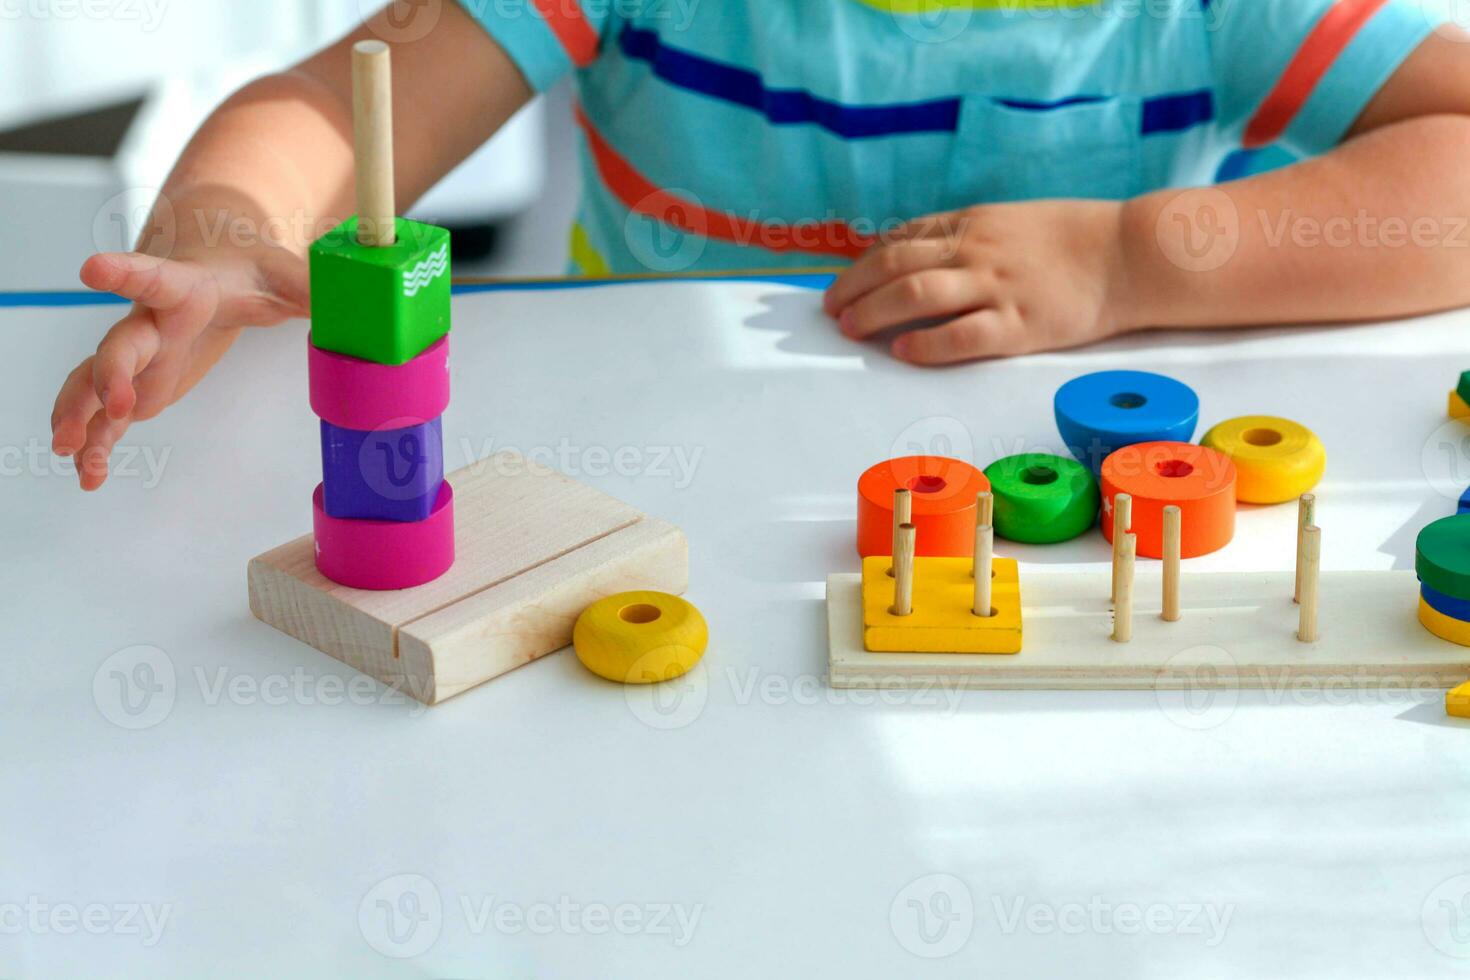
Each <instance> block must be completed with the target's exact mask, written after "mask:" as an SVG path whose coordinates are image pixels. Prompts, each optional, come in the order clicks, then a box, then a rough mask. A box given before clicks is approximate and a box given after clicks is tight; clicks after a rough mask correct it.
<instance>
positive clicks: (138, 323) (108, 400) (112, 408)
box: [92, 311, 159, 419]
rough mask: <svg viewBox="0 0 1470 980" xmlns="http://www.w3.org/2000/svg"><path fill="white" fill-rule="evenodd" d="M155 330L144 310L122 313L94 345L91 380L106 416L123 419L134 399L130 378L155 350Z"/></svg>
mask: <svg viewBox="0 0 1470 980" xmlns="http://www.w3.org/2000/svg"><path fill="white" fill-rule="evenodd" d="M158 344H159V338H158V330H157V328H155V327H154V325H153V318H152V316H150V315H149V314H148V313H146V312H141V311H139V312H134V313H130V314H129V315H127V316H125V317H123V318H122V320H120V321H119V322H118V324H117V325H116V326H115V327H113V328H112V329H111V330H109V331H107V336H106V337H103V338H102V343H100V344H98V345H97V356H96V358H95V359H94V360H93V362H92V381H93V384H94V385H95V386H96V388H97V396H98V398H99V399H101V401H102V405H103V407H104V408H105V409H106V410H107V415H108V417H110V418H114V419H124V418H127V417H128V415H130V414H131V413H132V411H133V405H134V404H135V403H136V401H137V392H136V391H135V390H134V387H133V379H134V378H136V377H137V376H138V375H139V374H141V373H142V372H143V371H144V370H145V369H146V368H147V367H148V365H149V363H150V362H151V361H152V360H153V358H154V356H155V355H156V354H157V353H158Z"/></svg>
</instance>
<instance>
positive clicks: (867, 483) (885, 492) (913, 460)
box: [857, 456, 990, 558]
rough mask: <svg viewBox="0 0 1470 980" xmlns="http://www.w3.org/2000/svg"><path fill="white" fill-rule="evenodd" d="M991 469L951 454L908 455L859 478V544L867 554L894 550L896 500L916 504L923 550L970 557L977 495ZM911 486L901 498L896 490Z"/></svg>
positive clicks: (914, 519) (913, 520)
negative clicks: (896, 493)
mask: <svg viewBox="0 0 1470 980" xmlns="http://www.w3.org/2000/svg"><path fill="white" fill-rule="evenodd" d="M989 489H990V481H989V480H987V479H986V478H985V474H984V473H981V472H980V471H979V470H978V469H976V468H975V467H973V466H971V465H970V464H969V463H966V462H964V461H963V460H959V459H951V458H950V457H948V456H902V457H899V458H898V459H890V460H888V461H886V462H883V463H878V464H877V465H875V466H872V467H870V468H869V469H868V470H867V471H866V472H865V473H863V475H862V476H860V477H859V478H858V507H857V550H858V554H859V555H861V556H862V557H864V558H870V557H872V556H874V555H884V556H890V555H893V554H894V553H895V552H894V548H893V541H894V535H893V526H894V519H893V518H894V509H893V508H894V501H895V499H898V500H899V501H902V502H903V503H900V505H899V506H908V507H910V508H911V513H910V514H909V517H910V520H909V521H899V522H898V523H901V524H902V523H912V524H913V525H914V528H915V529H916V531H917V532H918V538H919V543H918V552H917V553H918V554H919V555H921V556H923V557H926V558H933V557H967V556H969V555H972V554H974V549H975V538H974V529H975V497H976V494H978V493H981V492H985V491H988V490H989ZM900 490H903V491H907V493H903V494H899V495H898V497H897V498H895V492H896V491H900Z"/></svg>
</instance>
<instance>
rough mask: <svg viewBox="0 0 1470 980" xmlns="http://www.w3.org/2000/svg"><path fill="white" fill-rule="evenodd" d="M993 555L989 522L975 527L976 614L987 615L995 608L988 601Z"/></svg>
mask: <svg viewBox="0 0 1470 980" xmlns="http://www.w3.org/2000/svg"><path fill="white" fill-rule="evenodd" d="M994 556H995V530H994V529H993V528H992V527H991V526H990V525H989V524H982V525H980V526H979V527H977V528H975V570H974V575H975V605H974V607H973V611H974V613H975V615H976V616H989V615H990V614H991V612H992V610H993V609H994V608H995V607H994V606H992V605H991V603H990V588H991V584H990V583H991V575H992V566H993V565H994V562H993V561H992V559H993V557H994Z"/></svg>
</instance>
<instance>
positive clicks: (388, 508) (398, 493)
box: [321, 419, 444, 521]
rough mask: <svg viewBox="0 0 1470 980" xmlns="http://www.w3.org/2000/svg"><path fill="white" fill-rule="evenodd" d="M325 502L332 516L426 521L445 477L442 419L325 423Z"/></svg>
mask: <svg viewBox="0 0 1470 980" xmlns="http://www.w3.org/2000/svg"><path fill="white" fill-rule="evenodd" d="M321 425H322V506H323V508H324V509H325V510H326V512H327V513H328V514H329V515H330V516H332V517H341V518H349V519H363V520H379V521H421V520H423V519H424V518H426V517H428V516H429V514H430V512H431V511H432V510H433V508H434V500H435V498H436V497H437V496H438V494H439V485H440V484H441V483H443V482H444V435H443V429H442V427H441V425H440V420H439V419H434V420H432V421H429V422H425V423H423V424H422V425H410V426H407V427H406V428H402V429H376V430H373V431H363V430H361V429H343V428H340V427H339V426H335V425H333V424H332V423H330V422H323V423H322V424H321Z"/></svg>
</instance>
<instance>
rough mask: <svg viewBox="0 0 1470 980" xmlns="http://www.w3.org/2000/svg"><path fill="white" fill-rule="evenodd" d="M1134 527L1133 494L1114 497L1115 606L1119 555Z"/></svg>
mask: <svg viewBox="0 0 1470 980" xmlns="http://www.w3.org/2000/svg"><path fill="white" fill-rule="evenodd" d="M1132 526H1133V497H1132V495H1131V494H1126V493H1119V494H1114V495H1113V605H1115V606H1116V605H1117V604H1118V562H1119V558H1118V554H1119V550H1120V549H1121V548H1122V543H1121V542H1122V539H1123V535H1124V534H1126V533H1127V532H1128V529H1129V528H1130V527H1132Z"/></svg>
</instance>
